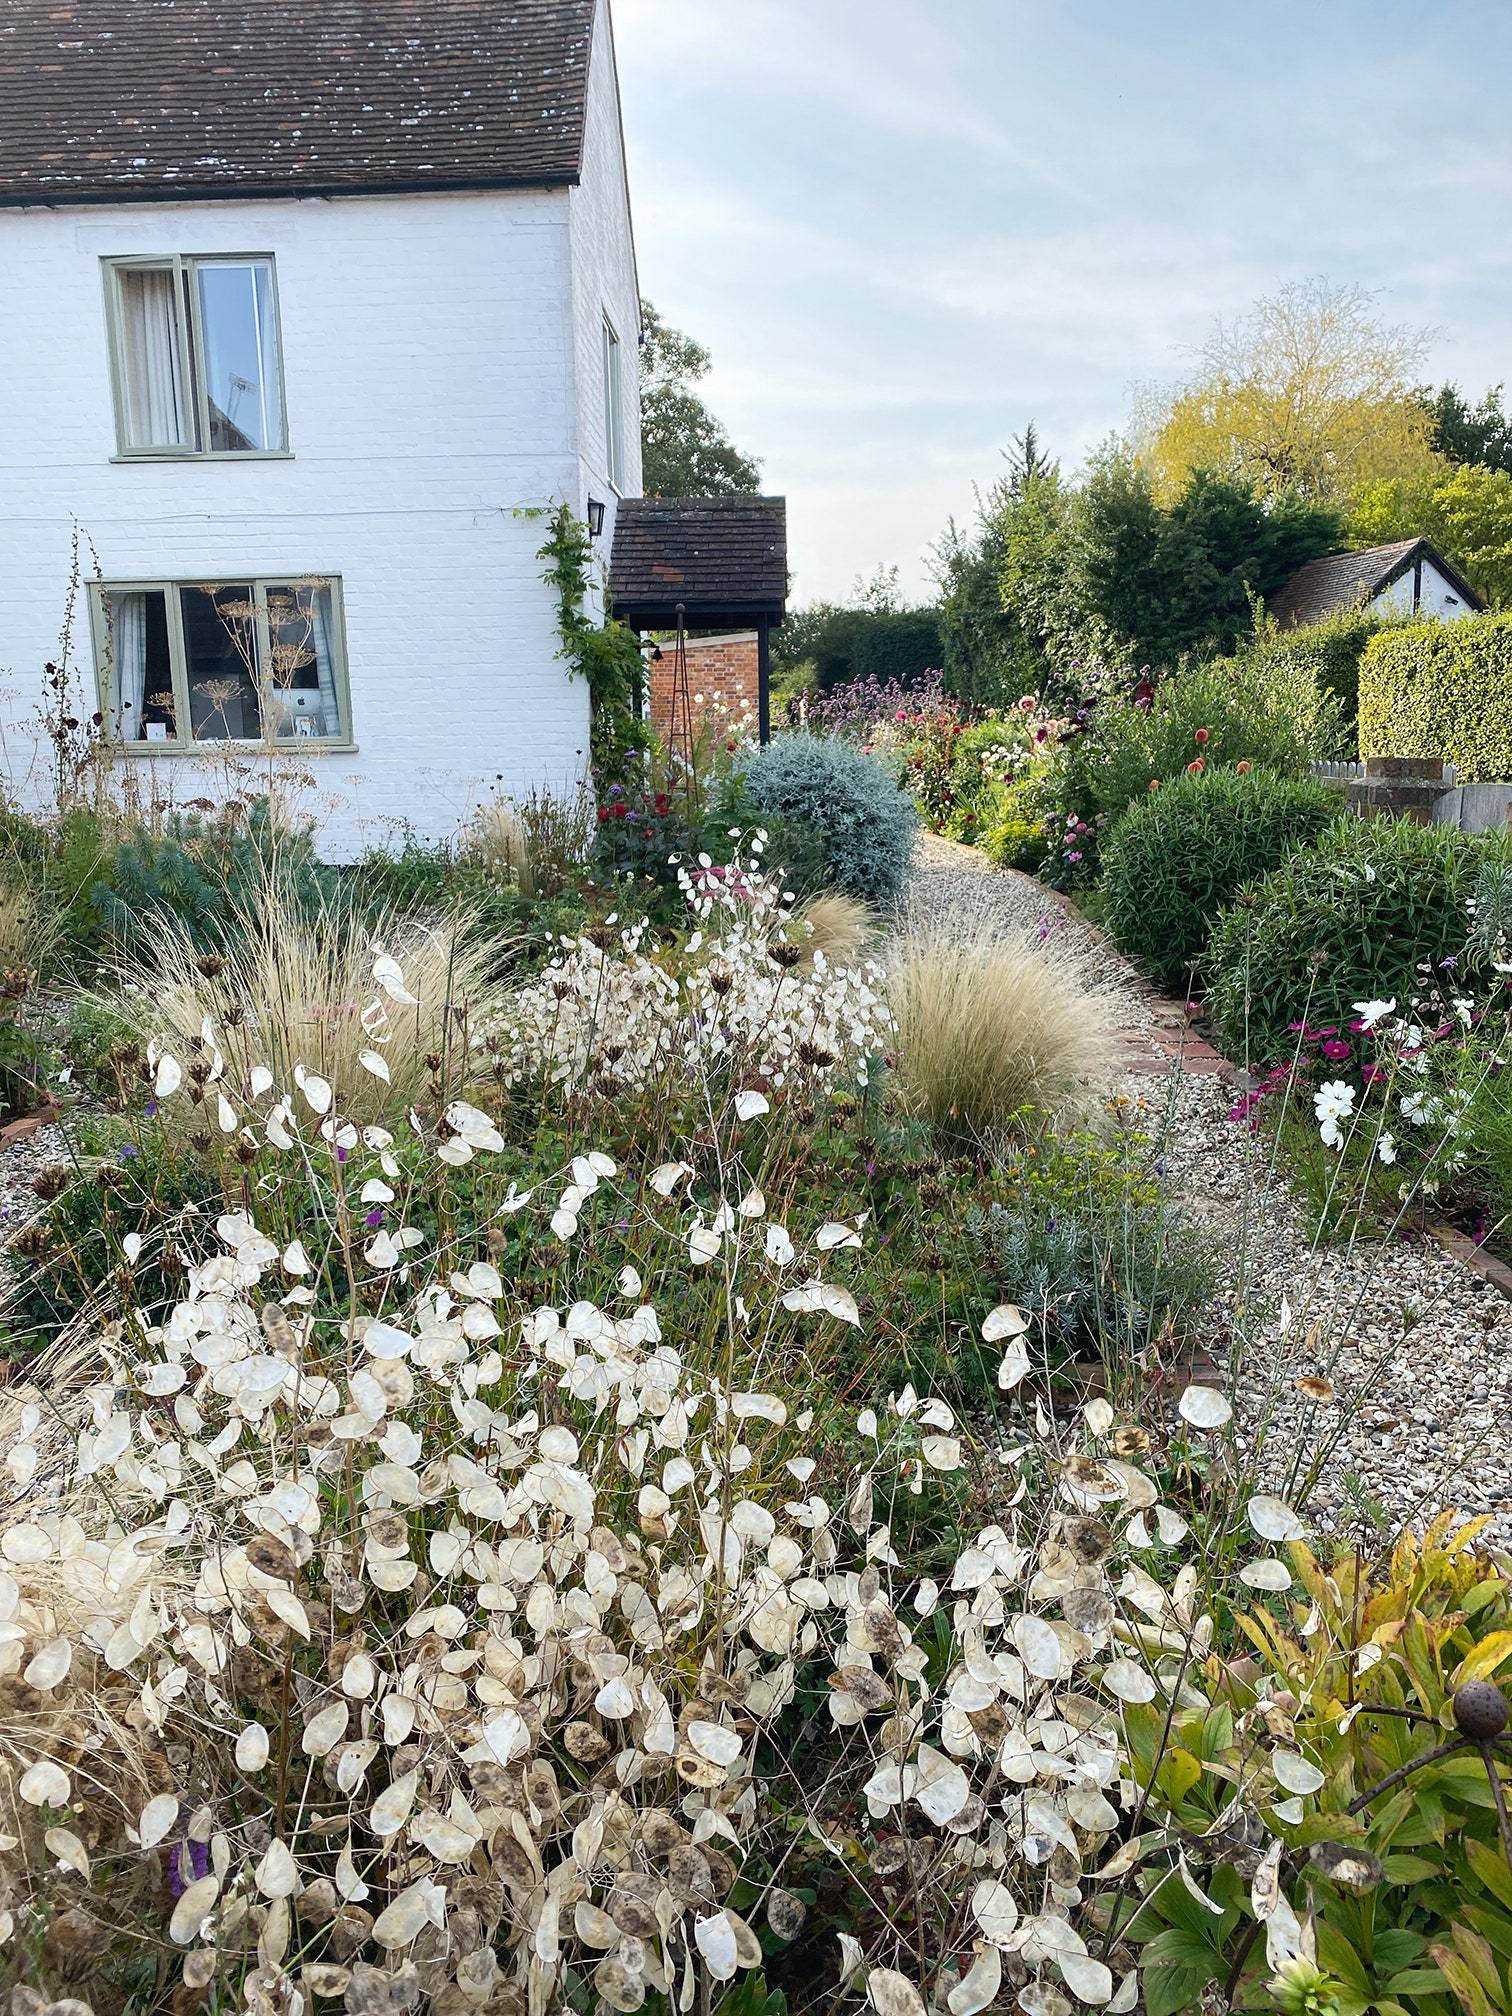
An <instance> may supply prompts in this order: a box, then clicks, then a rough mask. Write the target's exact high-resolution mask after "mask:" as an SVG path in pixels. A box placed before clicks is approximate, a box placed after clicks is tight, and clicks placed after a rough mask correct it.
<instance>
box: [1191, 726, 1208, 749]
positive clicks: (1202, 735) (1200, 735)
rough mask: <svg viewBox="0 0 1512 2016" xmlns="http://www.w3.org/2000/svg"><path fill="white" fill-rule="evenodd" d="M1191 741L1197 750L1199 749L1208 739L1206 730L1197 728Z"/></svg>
mask: <svg viewBox="0 0 1512 2016" xmlns="http://www.w3.org/2000/svg"><path fill="white" fill-rule="evenodd" d="M1193 739H1194V741H1195V742H1196V744H1197V746H1198V748H1199V749H1200V748H1201V747H1202V745H1203V743H1204V742H1206V740H1207V739H1208V731H1207V730H1206V728H1199V729H1198V730H1197V733H1196V735H1195V736H1194V738H1193Z"/></svg>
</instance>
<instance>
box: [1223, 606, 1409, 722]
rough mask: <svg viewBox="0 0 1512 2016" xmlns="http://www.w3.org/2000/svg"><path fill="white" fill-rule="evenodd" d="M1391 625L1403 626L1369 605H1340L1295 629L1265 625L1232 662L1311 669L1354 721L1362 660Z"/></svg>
mask: <svg viewBox="0 0 1512 2016" xmlns="http://www.w3.org/2000/svg"><path fill="white" fill-rule="evenodd" d="M1388 625H1391V626H1393V627H1399V626H1397V625H1396V623H1395V619H1393V618H1391V617H1389V616H1376V615H1372V613H1371V612H1370V610H1368V609H1341V610H1340V611H1339V612H1338V614H1337V615H1335V616H1325V617H1324V619H1323V621H1322V622H1321V623H1304V624H1302V625H1301V626H1300V627H1299V628H1298V629H1296V630H1273V629H1272V630H1263V631H1262V632H1261V634H1260V635H1259V636H1258V637H1255V638H1253V639H1252V640H1251V641H1250V642H1249V643H1248V644H1245V645H1244V646H1242V648H1241V649H1240V650H1238V651H1237V652H1235V654H1234V658H1233V659H1232V660H1230V661H1229V662H1230V663H1234V662H1236V661H1244V662H1247V663H1249V664H1251V665H1256V666H1264V667H1274V668H1277V669H1282V668H1284V669H1286V670H1290V671H1296V672H1300V673H1303V674H1306V675H1308V676H1310V677H1311V678H1313V679H1315V680H1316V681H1317V683H1318V685H1319V686H1321V687H1322V688H1323V690H1324V691H1325V692H1326V693H1332V694H1334V695H1335V696H1336V698H1337V699H1338V702H1339V707H1340V710H1341V712H1342V714H1343V716H1344V719H1345V721H1347V722H1353V720H1354V719H1355V715H1356V713H1357V711H1358V707H1359V690H1360V659H1361V657H1362V655H1363V654H1364V651H1365V647H1366V645H1367V644H1368V643H1369V642H1370V640H1371V638H1372V637H1376V636H1378V635H1379V634H1380V632H1381V631H1382V630H1384V629H1386V628H1387V627H1388Z"/></svg>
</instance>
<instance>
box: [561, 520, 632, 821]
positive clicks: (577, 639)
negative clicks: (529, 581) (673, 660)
mask: <svg viewBox="0 0 1512 2016" xmlns="http://www.w3.org/2000/svg"><path fill="white" fill-rule="evenodd" d="M536 558H537V559H539V560H544V561H545V562H546V570H545V579H546V582H547V585H548V586H549V587H551V588H552V589H554V590H555V592H556V597H557V623H558V627H559V629H560V631H561V637H562V654H561V655H562V656H563V658H565V659H566V661H567V664H568V666H569V667H570V669H571V670H572V671H573V672H574V673H576V674H577V675H578V676H579V677H581V678H583V679H585V680H586V681H587V682H588V696H589V704H590V707H591V709H592V721H591V725H590V727H589V731H588V733H589V755H590V757H591V759H592V763H593V774H594V776H595V778H596V779H597V781H598V783H599V784H600V786H601V787H602V786H605V785H609V784H615V783H623V782H624V781H625V778H626V777H627V776H628V774H629V773H630V772H631V771H632V770H633V768H634V766H635V760H636V758H637V757H639V756H642V755H644V754H645V753H646V751H647V750H648V749H649V748H650V747H651V730H650V728H649V726H648V725H647V723H646V722H644V721H642V720H641V718H640V715H639V713H638V712H637V706H638V702H639V696H640V690H641V681H642V678H643V676H644V672H645V666H644V663H643V661H642V658H641V651H640V645H639V643H638V642H637V640H636V636H635V633H634V631H633V630H631V629H630V628H629V627H628V625H626V624H624V623H620V622H617V621H616V620H615V619H614V618H613V617H609V618H608V619H607V620H606V621H604V622H603V623H595V622H593V621H592V620H591V619H590V618H589V616H588V613H587V601H588V581H589V563H590V561H591V560H592V559H593V558H594V551H593V544H592V541H591V540H590V539H589V536H588V527H587V526H586V525H585V524H584V523H583V522H582V520H581V519H580V518H576V517H574V516H573V513H572V511H571V509H570V507H569V506H568V505H566V504H559V505H558V506H557V508H556V510H555V511H554V512H553V513H552V514H551V531H550V534H549V535H548V537H547V539H546V543H545V544H544V545H543V546H542V547H541V549H540V551H539V552H538V553H537V555H536Z"/></svg>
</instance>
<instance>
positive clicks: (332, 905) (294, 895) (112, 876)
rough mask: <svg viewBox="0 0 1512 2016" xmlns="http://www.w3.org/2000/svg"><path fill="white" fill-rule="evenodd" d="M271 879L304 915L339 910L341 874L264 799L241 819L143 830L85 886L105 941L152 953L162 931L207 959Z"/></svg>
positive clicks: (188, 821) (184, 819) (185, 821)
mask: <svg viewBox="0 0 1512 2016" xmlns="http://www.w3.org/2000/svg"><path fill="white" fill-rule="evenodd" d="M270 876H271V877H272V878H273V879H274V880H275V881H276V882H277V884H278V887H279V889H280V890H281V891H282V892H284V893H285V894H286V896H287V898H288V900H289V901H290V902H291V903H293V904H294V905H295V906H296V907H297V908H298V909H299V910H301V911H302V912H305V913H306V914H310V915H313V914H315V913H317V912H319V913H320V914H322V915H324V916H327V917H335V916H337V915H338V914H340V913H341V912H342V910H343V899H342V896H341V887H340V876H339V874H338V871H337V870H336V869H334V868H328V867H326V866H325V865H324V864H323V863H322V862H321V861H320V860H319V859H317V857H316V853H315V843H314V840H313V839H312V837H311V835H310V833H309V831H308V830H304V829H299V828H295V827H291V826H289V825H287V824H286V823H285V822H284V821H282V820H280V819H279V818H277V817H276V816H275V814H274V813H273V811H272V809H271V807H270V806H269V804H268V802H267V800H266V799H259V800H258V801H257V802H256V803H255V804H253V805H252V806H251V807H250V809H249V810H248V811H247V812H246V814H245V816H242V815H240V814H239V813H237V814H228V813H222V814H220V815H218V816H214V817H209V818H203V817H201V816H200V815H198V814H196V813H184V814H180V815H179V816H177V817H175V818H174V819H173V820H171V821H170V823H169V826H168V829H167V831H166V832H164V833H161V834H155V833H149V832H147V831H146V829H145V828H143V829H139V830H138V831H137V832H136V833H134V834H132V836H131V837H130V838H129V839H127V840H124V841H122V842H120V844H119V845H118V846H117V847H116V849H115V852H114V854H113V855H112V856H111V857H110V858H109V859H108V860H107V861H104V862H103V863H102V864H101V866H100V869H99V873H98V876H97V878H96V879H95V881H94V882H93V883H92V884H90V885H88V887H89V894H90V900H91V901H92V902H93V904H94V907H95V909H96V911H97V913H98V915H99V918H100V921H101V923H102V924H103V926H104V929H105V932H106V934H107V936H108V937H109V938H110V939H112V940H113V941H114V943H115V944H116V945H117V946H118V947H120V948H122V949H123V950H125V951H128V952H132V953H144V952H149V951H150V950H151V949H152V947H153V945H154V944H155V943H156V942H157V940H158V939H159V938H160V936H161V934H162V932H163V930H164V928H165V927H168V928H173V929H176V930H178V931H179V932H181V933H182V934H183V936H184V937H185V938H187V939H188V940H189V942H190V943H191V944H192V945H194V947H195V948H196V950H198V951H202V952H209V951H213V950H215V949H217V948H219V947H221V946H223V945H224V944H225V943H226V941H227V933H228V932H229V931H232V930H234V929H235V928H236V924H235V920H236V918H237V916H238V915H239V914H240V915H245V914H248V905H249V904H252V903H254V902H255V899H256V896H257V892H258V891H259V890H261V889H263V888H264V887H265V886H266V884H267V881H268V878H269V877H270Z"/></svg>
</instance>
